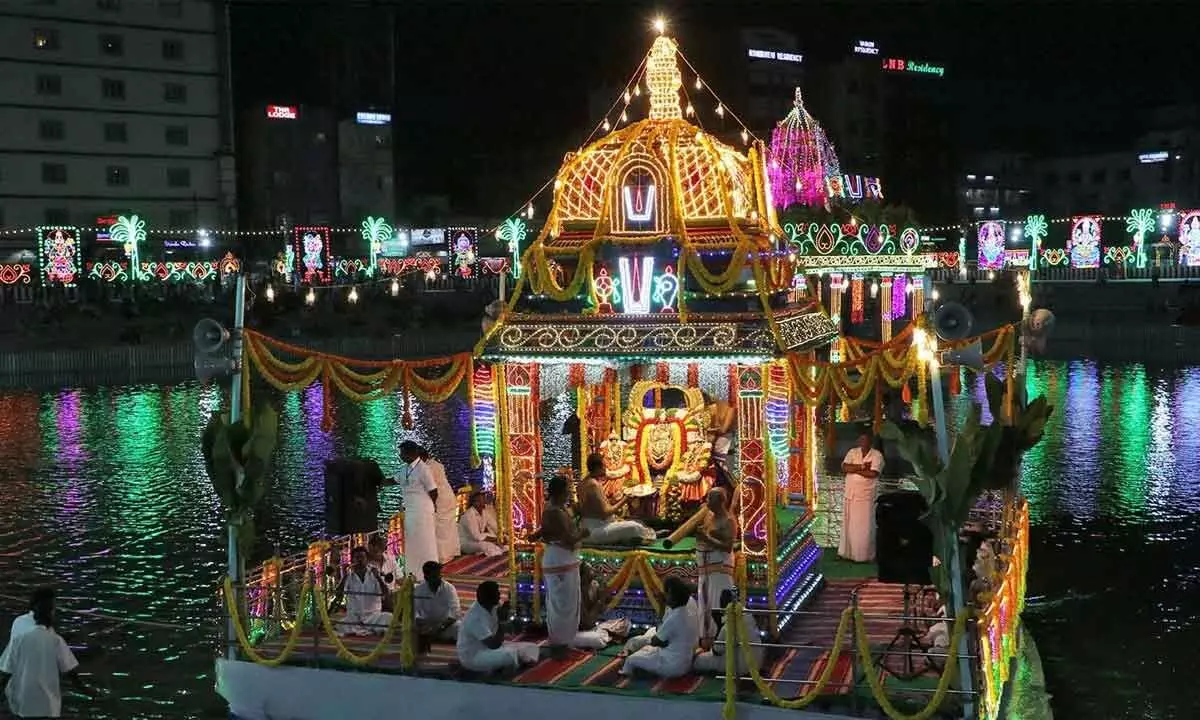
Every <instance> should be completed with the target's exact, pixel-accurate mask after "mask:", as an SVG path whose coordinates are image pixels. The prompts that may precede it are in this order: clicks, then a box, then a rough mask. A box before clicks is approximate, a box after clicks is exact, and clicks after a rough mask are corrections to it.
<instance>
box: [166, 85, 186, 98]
mask: <svg viewBox="0 0 1200 720" xmlns="http://www.w3.org/2000/svg"><path fill="white" fill-rule="evenodd" d="M163 100H166V101H167V102H169V103H184V102H187V85H183V84H181V83H166V84H165V85H163Z"/></svg>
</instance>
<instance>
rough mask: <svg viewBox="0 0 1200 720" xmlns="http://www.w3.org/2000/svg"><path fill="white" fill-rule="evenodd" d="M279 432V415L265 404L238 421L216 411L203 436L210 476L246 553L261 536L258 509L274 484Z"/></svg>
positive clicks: (239, 546)
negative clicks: (272, 472) (256, 519)
mask: <svg viewBox="0 0 1200 720" xmlns="http://www.w3.org/2000/svg"><path fill="white" fill-rule="evenodd" d="M278 436H279V415H278V414H277V413H276V412H275V409H274V408H272V407H270V406H269V405H263V406H262V407H261V408H259V410H258V413H257V414H255V415H254V416H253V418H251V417H250V416H247V417H246V418H244V419H243V420H240V421H238V422H234V423H231V422H229V416H228V415H227V414H221V413H213V416H212V417H211V418H210V419H209V421H208V426H207V427H206V428H205V429H204V435H203V437H202V439H201V448H202V452H203V455H204V466H205V469H206V470H207V471H208V478H209V480H210V481H211V482H212V484H213V489H214V490H216V491H217V496H218V497H219V498H220V499H221V505H222V507H223V508H224V510H225V521H226V522H227V523H229V524H231V525H233V526H234V527H236V528H237V538H238V549H239V550H240V551H241V553H242V555H243V557H244V556H246V555H248V554H249V553H250V552H252V551H253V549H254V543H255V541H256V539H257V532H256V529H255V525H254V513H255V510H256V509H257V508H258V504H259V503H260V502H261V501H262V498H263V495H264V494H266V491H267V486H268V485H269V484H270V470H271V460H272V456H273V455H274V453H275V443H276V441H277V439H278Z"/></svg>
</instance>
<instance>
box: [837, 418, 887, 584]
mask: <svg viewBox="0 0 1200 720" xmlns="http://www.w3.org/2000/svg"><path fill="white" fill-rule="evenodd" d="M842 472H844V473H846V491H845V494H844V495H843V500H842V541H841V543H840V544H839V545H838V555H839V556H840V557H843V558H845V559H846V560H852V561H854V562H871V561H872V560H874V559H875V520H874V517H873V514H874V510H875V489H876V487H877V485H878V481H879V473H881V472H883V453H881V452H879V451H878V450H876V449H875V448H874V447H873V443H872V438H871V434H870V433H867V432H864V433H863V434H862V435H859V436H858V442H857V443H856V444H855V446H854V447H852V448H850V452H848V453H846V457H845V459H844V460H842Z"/></svg>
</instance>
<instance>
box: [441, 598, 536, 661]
mask: <svg viewBox="0 0 1200 720" xmlns="http://www.w3.org/2000/svg"><path fill="white" fill-rule="evenodd" d="M508 614H509V610H508V603H504V604H503V605H501V604H500V586H499V585H497V584H496V583H495V582H493V581H491V580H486V581H484V582H482V583H480V584H479V588H478V589H477V590H476V591H475V604H473V605H472V606H471V609H470V610H468V611H467V614H466V617H464V618H463V621H462V627H460V628H459V631H458V643H457V651H458V662H459V663H460V664H461V665H462V666H463V667H464V668H466V669H467V670H470V671H472V672H480V673H493V672H497V671H502V670H515V669H517V668H518V667H520V666H521V665H530V664H533V663H535V662H537V661H538V647H537V645H535V644H534V643H523V642H504V631H503V630H502V629H501V626H502V625H504V624H505V623H507V622H508Z"/></svg>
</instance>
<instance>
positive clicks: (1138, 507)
mask: <svg viewBox="0 0 1200 720" xmlns="http://www.w3.org/2000/svg"><path fill="white" fill-rule="evenodd" d="M1115 374H1116V375H1117V377H1119V378H1120V382H1119V383H1117V392H1116V395H1117V397H1119V398H1120V402H1119V406H1118V407H1117V408H1115V409H1116V416H1117V427H1116V429H1115V430H1116V438H1115V439H1116V441H1117V443H1118V446H1119V451H1118V453H1117V465H1118V467H1117V471H1116V473H1115V474H1114V477H1116V478H1117V481H1118V483H1119V486H1118V488H1117V492H1118V493H1119V495H1120V500H1121V506H1122V508H1124V509H1126V510H1128V511H1130V512H1134V513H1137V514H1139V515H1141V514H1143V513H1145V511H1146V500H1147V498H1146V459H1147V453H1148V451H1149V448H1150V425H1149V423H1148V422H1147V421H1148V420H1149V418H1150V413H1151V406H1150V390H1149V388H1148V387H1147V379H1146V370H1145V368H1143V367H1142V366H1141V365H1130V366H1127V367H1125V368H1123V369H1120V370H1117V371H1116V373H1115ZM1105 417H1107V414H1106V415H1105ZM1109 437H1110V436H1109V435H1108V433H1105V444H1106V445H1107V444H1108V439H1109Z"/></svg>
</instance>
